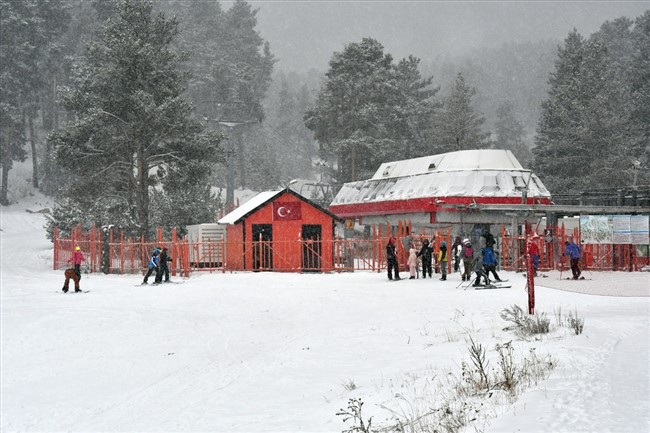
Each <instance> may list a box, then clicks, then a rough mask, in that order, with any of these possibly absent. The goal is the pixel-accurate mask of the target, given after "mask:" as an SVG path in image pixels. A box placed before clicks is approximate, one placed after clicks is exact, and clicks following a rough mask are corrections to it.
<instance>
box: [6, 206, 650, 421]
mask: <svg viewBox="0 0 650 433" xmlns="http://www.w3.org/2000/svg"><path fill="white" fill-rule="evenodd" d="M48 205H49V203H47V200H46V199H45V198H44V197H42V196H38V195H33V196H32V197H28V198H26V199H22V200H20V201H18V202H17V203H14V204H13V205H10V206H8V207H3V208H2V209H1V212H2V213H1V221H0V223H1V224H0V229H1V231H0V235H1V243H2V250H1V254H2V256H1V259H2V264H1V266H2V267H1V284H2V290H1V293H2V296H1V302H2V365H1V367H2V368H1V369H2V373H1V381H2V384H1V385H2V394H1V397H2V400H1V404H2V413H1V415H2V421H1V428H2V432H62V431H66V432H99V431H102V432H341V431H343V430H345V429H349V428H351V427H353V426H354V425H355V424H354V421H353V420H348V421H344V419H345V416H341V415H337V413H338V412H340V411H341V409H346V408H347V405H348V401H349V399H351V398H359V399H361V401H363V403H364V404H363V407H362V418H363V419H364V421H365V422H367V421H368V419H369V418H370V417H372V425H373V428H374V427H375V426H376V427H380V426H381V425H387V424H386V423H388V424H389V423H390V422H391V420H392V421H394V420H396V419H404V418H405V417H409V416H411V417H415V416H418V414H422V413H425V412H429V411H435V410H436V409H439V408H440V406H441V404H442V403H441V402H442V401H444V397H445V396H446V395H447V396H448V395H450V394H449V393H450V392H451V391H450V388H449V387H450V386H452V384H454V383H455V382H457V380H460V379H459V378H460V377H461V366H462V365H463V363H470V356H469V351H468V347H469V345H470V341H471V340H473V341H474V342H476V343H479V344H481V345H482V346H483V347H484V348H485V349H486V354H487V358H488V360H489V362H490V364H489V368H490V369H498V360H497V358H496V356H497V352H496V347H497V345H498V344H501V345H502V344H504V343H507V342H509V341H512V347H513V349H514V354H515V358H517V359H519V358H521V357H523V356H527V355H528V354H530V353H533V352H534V353H535V354H536V356H537V357H539V358H543V357H548V359H552V360H553V364H554V365H555V368H554V369H552V370H551V371H550V372H549V375H548V377H546V378H540V379H539V380H537V381H534V382H532V383H530V384H529V385H530V386H528V387H526V388H525V389H524V388H523V387H522V389H518V390H517V391H516V393H515V394H516V395H513V396H509V397H508V398H505V397H504V396H503V392H500V393H499V392H497V393H495V394H494V395H491V394H492V393H490V394H487V393H486V394H485V395H484V397H483V399H484V402H483V403H482V404H481V405H480V409H477V416H476V420H475V421H473V422H471V423H470V424H469V425H467V426H465V427H464V428H461V429H460V431H463V432H475V431H481V432H486V433H489V432H603V433H604V432H631V433H639V432H648V431H650V411H648V408H650V374H649V369H650V360H649V353H650V326H649V320H650V319H649V318H650V273H647V272H644V273H641V272H637V273H625V272H593V273H592V272H585V275H586V277H587V279H586V280H584V281H565V280H564V277H566V273H565V274H564V275H563V276H562V278H560V275H559V273H557V272H550V273H548V274H546V277H538V278H537V280H536V285H535V302H536V310H537V312H538V314H542V313H546V314H547V316H548V318H549V319H550V322H551V332H550V333H549V334H544V335H541V336H537V337H533V338H527V339H521V338H518V337H517V336H516V335H514V333H513V332H512V331H509V330H504V328H507V327H508V325H509V323H508V322H506V321H504V319H502V318H501V316H500V313H501V312H502V311H503V310H504V309H506V308H511V307H513V306H514V305H518V306H520V307H521V308H523V309H524V310H525V309H526V308H527V305H528V295H527V292H526V288H525V287H526V279H525V278H524V277H523V276H522V274H518V273H514V272H505V271H502V272H501V275H502V277H505V278H508V279H509V280H510V283H511V285H512V287H510V288H502V289H498V290H480V291H475V290H471V289H468V290H464V288H463V287H462V286H460V287H459V283H461V281H460V277H459V275H458V274H453V275H450V277H449V279H448V280H447V281H440V280H439V279H438V278H433V279H421V278H420V279H415V280H403V281H399V282H389V281H388V280H387V278H386V275H385V274H384V273H383V272H382V273H377V272H353V273H340V274H339V273H330V274H328V273H325V274H305V275H303V274H289V273H248V272H237V273H220V272H219V273H208V272H203V273H194V274H192V275H191V276H190V277H189V278H186V279H184V278H181V277H180V276H175V277H172V279H173V280H174V281H175V282H177V283H180V284H163V285H159V286H153V285H149V286H140V285H139V283H140V282H141V281H142V275H104V274H87V275H84V276H83V278H82V279H81V287H82V289H84V290H88V291H89V292H88V293H81V294H74V293H68V294H63V293H62V292H61V288H62V286H63V281H64V278H63V272H62V270H53V269H52V244H51V243H50V242H49V241H48V240H47V239H46V237H45V231H44V229H43V226H44V223H45V221H46V215H44V214H43V213H39V212H37V211H39V210H41V209H43V208H44V207H47V206H48ZM403 275H404V274H403ZM434 277H435V276H434ZM569 312H573V313H575V314H577V315H578V317H580V318H583V319H584V332H583V333H582V334H579V335H576V333H575V332H573V330H572V329H571V328H570V327H566V326H560V325H561V324H562V320H563V319H562V318H563V316H566V315H568V314H569ZM558 318H559V319H558ZM556 322H557V323H556ZM470 338H471V340H470ZM470 365H471V363H470ZM499 396H501V397H499ZM475 406H476V404H475Z"/></svg>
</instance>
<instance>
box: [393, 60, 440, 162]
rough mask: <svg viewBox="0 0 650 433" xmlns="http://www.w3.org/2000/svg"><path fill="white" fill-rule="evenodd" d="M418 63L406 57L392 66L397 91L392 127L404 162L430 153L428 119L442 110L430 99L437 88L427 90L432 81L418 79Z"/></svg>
mask: <svg viewBox="0 0 650 433" xmlns="http://www.w3.org/2000/svg"><path fill="white" fill-rule="evenodd" d="M419 66H420V59H418V58H416V57H413V56H409V57H408V58H405V59H402V60H400V61H399V63H398V64H397V65H396V66H395V74H396V81H397V86H398V89H399V93H398V100H397V101H396V104H395V105H396V106H397V108H398V117H397V119H396V120H397V122H396V124H395V128H394V129H395V139H396V141H398V142H401V143H402V146H401V147H402V149H403V153H404V157H405V158H414V157H418V156H425V155H429V154H431V153H433V151H434V149H433V147H432V143H431V134H432V131H431V119H432V118H433V117H434V115H435V114H436V110H439V109H440V107H441V106H442V104H441V103H438V102H435V101H434V97H435V96H436V94H437V93H438V91H439V90H440V87H435V88H432V87H431V83H432V82H433V77H428V78H422V74H421V73H420V70H419Z"/></svg>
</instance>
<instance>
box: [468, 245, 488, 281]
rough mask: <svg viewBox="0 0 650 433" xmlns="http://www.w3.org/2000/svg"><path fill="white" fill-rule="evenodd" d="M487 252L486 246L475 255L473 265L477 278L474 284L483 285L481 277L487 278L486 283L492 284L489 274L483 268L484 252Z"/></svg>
mask: <svg viewBox="0 0 650 433" xmlns="http://www.w3.org/2000/svg"><path fill="white" fill-rule="evenodd" d="M484 252H485V248H481V250H480V251H479V253H478V254H476V256H475V257H474V260H473V262H472V265H471V266H472V267H473V268H474V272H476V280H475V281H474V284H473V286H474V287H476V286H480V285H481V278H483V279H485V285H486V286H487V285H489V284H490V279H489V278H488V274H487V272H486V271H485V269H483V253H484Z"/></svg>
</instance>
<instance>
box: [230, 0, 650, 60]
mask: <svg viewBox="0 0 650 433" xmlns="http://www.w3.org/2000/svg"><path fill="white" fill-rule="evenodd" d="M250 3H251V4H252V5H253V6H254V7H255V8H259V12H258V29H259V31H260V33H261V35H262V37H263V38H264V39H265V40H267V41H269V42H270V43H271V49H272V51H273V53H274V54H275V55H276V57H277V58H278V59H279V62H278V64H277V65H276V69H281V70H284V71H291V70H298V71H305V70H308V69H311V68H316V69H319V70H322V71H325V70H326V69H327V67H328V62H329V60H330V58H331V56H332V53H333V52H334V51H341V50H342V49H343V48H344V46H345V44H348V43H350V42H358V41H360V40H361V38H363V37H373V38H375V39H377V40H378V41H379V42H381V43H382V44H383V45H384V47H385V48H386V50H387V51H388V52H389V53H391V54H393V56H394V57H395V58H402V57H405V56H407V55H409V54H413V55H415V56H417V57H420V58H421V59H423V61H426V60H433V59H435V58H436V57H438V56H446V55H449V54H452V55H453V54H463V53H466V52H467V51H468V50H470V49H472V48H480V47H497V46H500V45H502V44H504V43H507V42H523V41H538V40H546V39H557V40H563V39H564V38H565V37H566V35H567V34H568V33H569V32H570V31H571V30H572V29H573V28H576V29H578V31H579V32H580V33H581V34H582V35H583V36H588V35H589V34H591V33H592V32H594V31H596V30H598V28H599V27H600V25H601V24H602V23H603V22H604V21H606V20H613V19H616V18H618V17H621V16H627V17H628V18H631V19H634V18H636V17H638V16H639V15H641V14H642V13H643V12H644V11H645V10H648V9H650V2H648V1H647V0H646V1H517V0H513V1H431V0H429V1H426V0H425V1H407V0H402V1H399V0H392V1H377V0H373V1H323V0H321V1H312V0H300V1H292V0H284V1H274V0H258V1H254V0H252V1H250ZM228 7H229V2H224V8H228Z"/></svg>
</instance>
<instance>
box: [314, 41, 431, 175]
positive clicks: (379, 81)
mask: <svg viewBox="0 0 650 433" xmlns="http://www.w3.org/2000/svg"><path fill="white" fill-rule="evenodd" d="M418 63H419V60H418V59H416V58H413V57H411V58H409V59H405V60H403V61H402V62H400V63H399V64H398V65H397V66H395V65H394V64H393V57H392V56H391V55H390V54H387V53H384V47H383V46H382V45H381V44H380V43H379V42H378V41H376V40H374V39H371V38H364V39H363V40H362V41H361V42H359V43H351V44H348V45H347V46H346V47H345V49H344V50H343V51H342V52H337V53H334V55H333V56H332V59H331V60H330V63H329V64H330V68H329V71H328V72H327V73H326V74H325V75H326V81H325V83H324V84H323V86H322V87H321V89H320V92H319V95H318V97H317V100H316V103H315V105H314V107H312V108H311V109H309V110H308V111H307V113H306V114H305V117H304V119H305V124H306V125H307V127H308V128H309V129H310V130H312V131H313V133H314V138H315V139H316V140H317V141H318V142H319V145H320V151H321V153H322V155H323V157H324V159H328V158H329V156H330V155H333V156H335V158H336V160H337V172H336V174H335V180H336V181H337V182H349V181H354V180H358V179H362V178H365V177H368V176H370V175H371V174H372V173H373V172H374V171H375V170H376V169H377V166H378V165H379V164H381V163H382V162H384V161H386V160H387V159H388V160H395V159H404V158H407V157H409V154H410V153H411V150H410V149H407V150H406V152H404V148H402V146H403V145H404V144H405V143H406V142H408V143H409V144H411V143H412V142H413V141H414V140H419V139H420V137H419V136H418V131H417V128H418V125H420V124H421V119H422V117H423V115H424V114H426V113H428V111H429V110H430V109H431V107H430V106H428V105H427V104H429V103H430V101H429V99H430V98H431V97H432V96H433V94H434V93H435V92H436V90H435V89H433V90H432V89H427V86H429V84H430V82H431V81H430V80H429V79H424V80H423V79H421V77H420V74H419V72H418V71H417V66H418ZM419 145H420V146H421V143H419ZM416 150H417V151H418V152H419V151H422V150H421V149H417V148H416V149H414V152H413V153H415V151H416Z"/></svg>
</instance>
